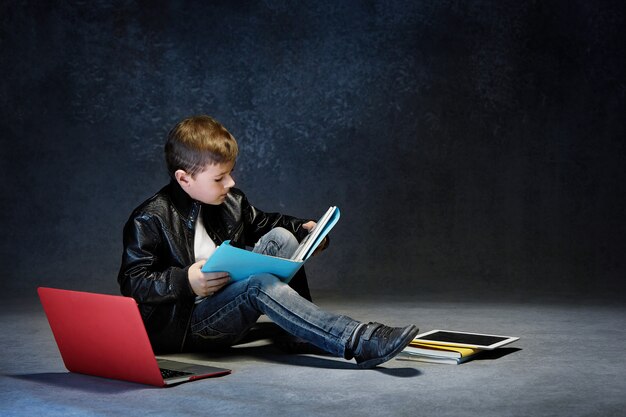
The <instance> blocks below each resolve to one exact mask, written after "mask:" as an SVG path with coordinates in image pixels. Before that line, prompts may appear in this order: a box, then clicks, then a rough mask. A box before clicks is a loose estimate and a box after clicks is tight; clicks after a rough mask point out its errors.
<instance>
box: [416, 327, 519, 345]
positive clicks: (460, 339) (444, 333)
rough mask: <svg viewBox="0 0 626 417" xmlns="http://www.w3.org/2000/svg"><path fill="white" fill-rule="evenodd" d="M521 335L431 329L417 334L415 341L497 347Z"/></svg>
mask: <svg viewBox="0 0 626 417" xmlns="http://www.w3.org/2000/svg"><path fill="white" fill-rule="evenodd" d="M518 339H519V337H512V336H500V335H495V334H484V333H468V332H457V331H453V330H431V331H429V332H426V333H422V334H418V335H417V336H415V339H413V340H415V341H418V342H419V341H423V342H425V343H428V342H430V343H441V344H447V343H449V344H451V345H453V346H466V347H472V348H477V349H495V348H497V347H500V346H504V345H507V344H509V343H511V342H514V341H516V340H518Z"/></svg>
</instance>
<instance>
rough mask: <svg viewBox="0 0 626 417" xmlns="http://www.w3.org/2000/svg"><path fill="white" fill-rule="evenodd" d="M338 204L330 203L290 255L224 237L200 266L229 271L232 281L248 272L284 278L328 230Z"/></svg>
mask: <svg viewBox="0 0 626 417" xmlns="http://www.w3.org/2000/svg"><path fill="white" fill-rule="evenodd" d="M339 215H340V213H339V208H337V207H335V206H332V207H330V208H329V209H328V210H327V211H326V213H324V215H323V216H322V217H321V218H320V219H319V220H318V221H317V224H316V225H315V227H314V228H313V230H311V231H310V232H309V234H308V235H307V236H306V237H305V238H304V239H302V242H300V246H298V248H297V249H296V251H295V252H294V253H293V255H292V256H291V258H290V259H285V258H278V257H275V256H269V255H262V254H260V253H254V252H251V251H248V250H245V249H241V248H237V247H235V246H232V245H231V244H230V241H229V240H226V241H224V242H223V243H222V244H221V245H220V246H219V247H218V248H217V249H215V252H213V255H211V257H210V258H209V259H208V260H207V261H206V263H205V264H204V266H203V267H202V272H228V273H229V274H230V276H231V278H232V279H233V280H235V281H239V280H242V279H246V278H248V277H249V276H250V275H254V274H261V273H270V274H274V275H276V276H277V277H278V278H280V279H281V280H283V281H285V282H289V280H291V278H293V276H294V275H295V274H296V272H298V270H299V269H300V267H301V266H302V265H303V264H304V262H306V260H307V259H309V257H310V256H311V255H312V254H313V252H315V249H317V247H318V246H319V245H320V243H322V241H323V240H324V238H325V237H326V235H327V234H328V232H330V230H331V229H332V228H333V227H334V226H335V224H336V223H337V221H338V220H339Z"/></svg>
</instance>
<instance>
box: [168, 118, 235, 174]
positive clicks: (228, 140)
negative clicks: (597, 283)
mask: <svg viewBox="0 0 626 417" xmlns="http://www.w3.org/2000/svg"><path fill="white" fill-rule="evenodd" d="M238 153H239V147H238V146H237V141H236V140H235V138H234V137H233V135H231V134H230V132H228V130H226V128H225V127H224V126H222V124H221V123H220V122H218V121H217V120H215V119H213V118H212V117H210V116H193V117H190V118H187V119H185V120H183V121H181V122H179V123H178V124H177V125H176V126H174V128H173V129H172V130H170V132H169V134H168V135H167V142H166V143H165V161H166V163H167V170H168V172H169V173H170V175H171V176H172V177H174V173H175V172H176V171H177V170H179V169H182V170H184V171H185V172H187V173H188V174H190V175H191V176H192V177H193V176H195V175H196V174H198V173H200V172H202V171H203V170H204V168H205V167H206V166H207V165H209V164H221V163H225V162H231V161H234V160H235V159H236V158H237V154H238Z"/></svg>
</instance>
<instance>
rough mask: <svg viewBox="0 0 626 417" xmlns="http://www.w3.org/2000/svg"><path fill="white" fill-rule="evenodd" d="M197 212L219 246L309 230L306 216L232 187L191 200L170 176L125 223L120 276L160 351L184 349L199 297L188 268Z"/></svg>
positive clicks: (124, 291)
mask: <svg viewBox="0 0 626 417" xmlns="http://www.w3.org/2000/svg"><path fill="white" fill-rule="evenodd" d="M201 207H202V210H200V208H201ZM199 212H201V213H202V220H203V223H204V225H205V228H206V230H207V232H208V234H209V236H210V237H211V239H212V240H213V241H214V242H215V244H216V245H219V244H221V243H222V242H223V241H224V240H228V239H230V240H231V241H232V243H233V244H234V245H236V246H239V247H244V246H252V245H254V243H255V242H256V241H257V240H258V239H259V238H260V237H261V236H263V235H264V234H265V233H267V232H269V231H270V230H271V229H272V228H274V227H279V226H280V227H284V228H286V229H287V230H289V231H291V232H292V233H294V235H295V236H296V238H297V239H298V240H299V241H300V240H302V238H304V236H306V234H307V231H306V230H305V229H304V228H302V224H303V223H306V222H307V220H302V219H296V218H294V217H290V216H285V215H282V214H279V213H264V212H262V211H260V210H258V209H256V208H255V207H253V206H252V205H250V204H249V203H248V200H247V199H246V197H245V195H244V194H243V192H241V191H240V190H238V189H234V188H233V189H231V191H230V193H229V194H228V196H227V198H226V200H225V201H224V203H222V204H221V205H219V206H213V205H206V204H201V203H200V202H198V201H196V200H193V199H191V198H190V197H189V196H188V195H187V193H185V192H184V191H183V190H182V188H180V186H179V185H178V183H176V182H175V181H172V182H170V184H168V185H167V186H165V187H163V189H161V190H160V191H159V192H158V193H156V194H155V195H154V196H152V197H151V198H149V199H148V200H146V201H145V202H144V203H143V204H141V205H140V206H139V207H137V208H136V209H135V210H134V211H133V213H132V214H131V216H130V218H129V220H128V222H127V223H126V225H125V227H124V251H123V254H122V265H121V268H120V272H119V275H118V278H117V280H118V283H119V285H120V289H121V292H122V294H123V295H125V296H129V297H133V298H134V299H135V300H136V301H137V303H138V304H139V310H140V311H141V315H142V318H143V321H144V323H145V326H146V330H147V332H148V336H149V337H150V342H151V343H152V347H153V348H154V350H155V351H157V352H160V353H166V352H179V351H182V350H184V345H185V338H186V336H187V331H188V329H189V322H190V319H191V313H192V310H193V306H194V300H195V294H194V292H193V290H192V289H191V286H190V284H189V280H188V277H187V270H188V269H189V267H190V266H191V264H193V263H194V262H195V257H194V250H193V242H194V227H195V224H196V218H197V216H198V213H199ZM305 279H306V278H305ZM307 289H308V286H307Z"/></svg>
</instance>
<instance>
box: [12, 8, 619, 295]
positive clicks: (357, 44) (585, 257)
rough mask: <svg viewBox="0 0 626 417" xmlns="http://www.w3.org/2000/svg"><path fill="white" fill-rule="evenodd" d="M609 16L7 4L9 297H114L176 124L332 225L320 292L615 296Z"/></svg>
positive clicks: (247, 181)
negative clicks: (185, 122)
mask: <svg viewBox="0 0 626 417" xmlns="http://www.w3.org/2000/svg"><path fill="white" fill-rule="evenodd" d="M625 9H626V7H625V6H624V5H623V3H622V2H617V1H616V2H610V1H599V2H588V1H562V2H558V1H519V0H515V1H513V0H506V1H436V2H426V1H404V2H402V1H397V2H382V1H348V2H343V1H331V0H328V1H326V0H324V1H314V2H313V1H311V2H303V3H301V2H290V1H256V2H231V1H210V2H173V1H172V2H170V1H162V2H156V1H150V2H123V1H119V2H102V1H94V2H91V1H89V2H57V3H56V4H53V2H34V1H33V2H17V1H4V2H2V5H0V68H1V72H0V80H1V81H0V83H1V84H0V85H1V86H0V88H1V90H0V132H1V133H0V134H1V140H2V144H1V148H0V149H1V161H2V167H1V171H0V172H1V175H2V177H1V181H2V194H1V199H2V200H1V202H2V205H1V210H0V219H1V227H2V239H1V246H0V256H1V258H0V261H1V262H2V272H1V274H0V276H1V278H0V279H1V280H2V286H3V292H4V293H5V294H11V293H23V292H28V293H30V294H32V291H33V289H34V287H35V286H36V285H40V284H44V285H51V286H61V287H66V288H77V289H87V290H94V291H108V292H114V291H116V283H115V278H116V274H117V268H118V264H119V255H120V251H121V228H122V225H123V223H124V221H125V220H126V218H127V216H128V214H129V213H130V211H131V209H132V208H133V207H134V206H136V205H138V204H139V203H140V202H141V201H142V200H143V199H145V198H147V197H148V196H149V195H151V194H152V193H153V192H154V191H156V190H157V189H158V188H159V187H160V186H161V185H162V184H163V183H164V182H165V181H166V175H165V170H164V167H163V165H164V164H163V163H162V143H163V139H164V136H165V134H166V132H167V130H168V129H169V128H170V127H171V126H172V125H173V124H174V123H176V122H177V121H178V120H180V119H181V118H183V117H186V116H188V115H191V114H198V113H206V114H211V115H213V116H215V117H216V118H217V119H218V120H220V121H222V122H223V123H224V124H225V125H226V126H227V127H228V128H229V129H230V130H231V132H232V133H233V134H234V135H235V136H236V137H237V138H238V140H239V142H240V144H241V148H242V155H241V157H240V159H239V161H238V165H237V172H236V174H237V178H236V179H237V181H238V185H239V186H240V187H241V188H243V189H244V190H246V191H247V193H248V195H249V198H250V200H251V201H252V202H253V203H254V204H255V205H257V206H258V207H259V208H261V209H264V210H268V211H283V212H286V213H290V214H293V215H297V216H301V217H312V218H315V217H317V216H319V215H320V214H321V213H322V212H323V211H324V210H325V208H327V207H328V206H329V205H333V204H335V205H338V206H339V207H340V208H341V209H342V220H341V221H340V223H339V224H338V226H337V227H336V229H335V230H334V231H333V234H332V237H333V244H332V250H329V251H328V252H327V253H325V254H324V255H323V257H320V258H317V259H314V260H312V261H311V264H310V267H309V271H310V273H311V275H312V276H311V281H312V286H313V288H314V289H318V290H333V291H339V292H341V293H343V294H347V293H348V292H350V291H354V289H355V288H356V291H358V292H365V293H370V294H376V293H378V292H387V293H389V292H391V293H398V294H416V295H429V294H432V293H440V294H442V295H443V296H446V297H452V296H455V297H456V296H461V297H463V296H466V295H468V294H469V293H480V294H487V295H498V294H507V297H515V298H526V297H530V296H544V295H550V294H559V295H565V296H574V297H577V298H580V297H586V296H602V297H608V296H609V295H608V294H613V295H615V294H618V293H619V292H620V291H623V290H624V289H626V284H625V283H624V279H623V276H624V275H625V268H624V253H625V249H626V244H625V241H626V239H625V237H624V236H625V234H626V227H625V222H624V219H623V213H624V209H625V207H624V192H625V188H626V187H625V186H624V181H625V179H626V175H625V169H624V157H625V150H624V142H625V141H624V139H625V137H624V134H625V129H624V114H626V112H625V106H624V99H625V97H624V96H625V92H626V86H625V79H624V75H625V74H624V70H625V58H626V53H625V51H624V37H623V31H624V29H623V28H624V27H625V26H624V23H625V19H624V17H625V16H624V14H625V13H624V12H625Z"/></svg>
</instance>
